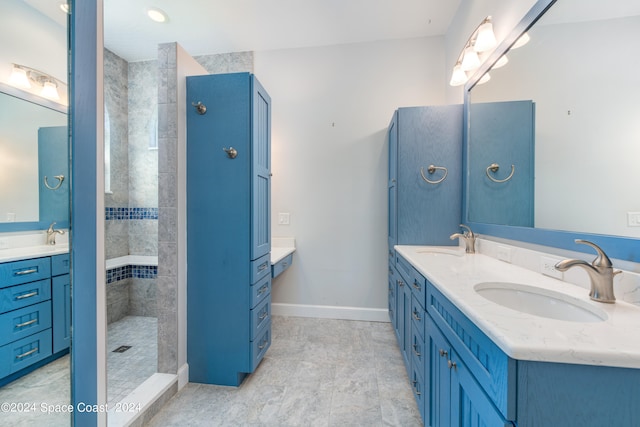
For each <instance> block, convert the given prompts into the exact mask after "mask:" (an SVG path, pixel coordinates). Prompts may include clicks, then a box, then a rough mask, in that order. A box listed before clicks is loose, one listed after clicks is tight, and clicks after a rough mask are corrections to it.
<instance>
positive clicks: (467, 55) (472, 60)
mask: <svg viewBox="0 0 640 427" xmlns="http://www.w3.org/2000/svg"><path fill="white" fill-rule="evenodd" d="M479 66H480V58H479V57H478V53H477V52H476V51H475V50H473V48H472V47H468V48H466V49H465V50H464V56H463V57H462V64H460V68H461V69H462V71H471V70H475V69H476V68H478V67H479Z"/></svg>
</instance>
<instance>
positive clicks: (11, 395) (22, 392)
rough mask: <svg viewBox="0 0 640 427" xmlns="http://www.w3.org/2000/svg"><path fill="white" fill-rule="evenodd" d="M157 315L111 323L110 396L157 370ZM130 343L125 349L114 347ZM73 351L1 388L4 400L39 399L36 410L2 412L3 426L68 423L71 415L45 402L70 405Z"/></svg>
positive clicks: (61, 426)
mask: <svg viewBox="0 0 640 427" xmlns="http://www.w3.org/2000/svg"><path fill="white" fill-rule="evenodd" d="M157 335H158V332H157V319H156V318H153V317H140V316H127V317H125V318H123V319H121V320H118V321H116V322H113V323H111V324H109V326H108V332H107V351H108V353H107V381H108V384H109V385H108V388H107V399H108V402H109V403H114V402H118V401H119V400H121V399H122V398H123V397H124V396H126V395H127V394H129V393H130V392H131V391H133V390H134V389H135V388H136V387H137V386H138V385H140V384H142V382H143V381H144V380H146V379H147V378H148V377H149V376H151V375H152V374H154V373H155V372H156V366H157V353H158V349H157V344H156V343H157ZM121 345H130V346H131V348H130V349H129V350H127V351H125V352H124V353H113V352H112V350H114V349H115V348H117V347H119V346H121ZM69 372H70V370H69V355H66V356H64V357H62V358H60V359H57V360H55V361H53V362H51V363H49V364H48V365H46V366H43V367H42V368H40V369H38V370H36V371H33V372H32V373H30V374H28V375H25V376H24V377H22V378H20V379H18V380H16V381H14V382H12V383H10V384H7V385H6V386H5V387H2V388H0V403H2V402H16V403H18V402H21V403H25V402H30V403H36V407H35V409H36V410H35V411H30V412H28V413H25V412H23V413H2V415H1V416H0V427H4V426H11V427H18V426H20V427H27V426H46V427H68V426H69V425H70V416H69V414H65V413H60V412H58V413H49V414H47V413H46V412H43V411H41V403H45V404H46V405H45V407H48V405H66V404H68V402H69V396H70V393H69V389H70V373H69Z"/></svg>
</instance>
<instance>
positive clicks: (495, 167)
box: [487, 163, 516, 183]
mask: <svg viewBox="0 0 640 427" xmlns="http://www.w3.org/2000/svg"><path fill="white" fill-rule="evenodd" d="M499 169H500V165H499V164H497V163H491V164H490V165H489V166H488V167H487V177H488V178H489V179H490V180H491V181H493V182H497V183H501V182H507V181H509V180H510V179H511V178H513V173H514V172H515V171H516V168H515V166H514V165H511V173H510V174H509V176H508V177H506V178H505V179H496V178H494V177H492V176H491V175H490V174H489V171H491V172H493V173H496V172H498V170H499Z"/></svg>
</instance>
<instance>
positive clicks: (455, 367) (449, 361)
mask: <svg viewBox="0 0 640 427" xmlns="http://www.w3.org/2000/svg"><path fill="white" fill-rule="evenodd" d="M447 366H448V367H449V369H457V368H458V365H456V362H452V361H451V360H447Z"/></svg>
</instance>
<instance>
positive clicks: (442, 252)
mask: <svg viewBox="0 0 640 427" xmlns="http://www.w3.org/2000/svg"><path fill="white" fill-rule="evenodd" d="M416 253H418V254H427V255H431V256H435V257H437V256H458V257H461V256H464V251H462V250H460V249H449V248H439V247H433V248H422V249H418V250H416Z"/></svg>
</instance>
